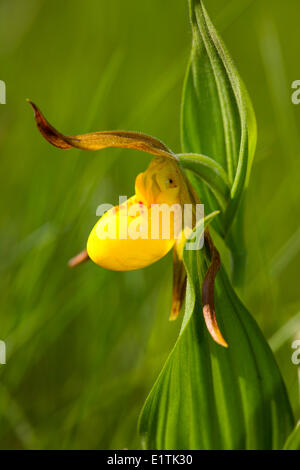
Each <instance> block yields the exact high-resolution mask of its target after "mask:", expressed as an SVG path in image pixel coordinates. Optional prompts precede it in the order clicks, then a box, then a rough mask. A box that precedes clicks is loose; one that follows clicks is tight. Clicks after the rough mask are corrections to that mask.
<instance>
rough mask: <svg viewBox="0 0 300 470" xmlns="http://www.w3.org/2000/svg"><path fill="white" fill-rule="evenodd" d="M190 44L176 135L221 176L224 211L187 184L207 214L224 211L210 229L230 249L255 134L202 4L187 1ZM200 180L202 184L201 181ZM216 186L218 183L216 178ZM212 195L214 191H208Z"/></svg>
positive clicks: (203, 189)
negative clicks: (226, 189) (222, 173)
mask: <svg viewBox="0 0 300 470" xmlns="http://www.w3.org/2000/svg"><path fill="white" fill-rule="evenodd" d="M189 4H190V11H191V24H192V32H193V44H192V52H191V58H190V64H189V67H188V71H187V75H186V79H185V85H184V92H183V103H182V116H181V131H182V148H183V152H184V153H198V154H203V155H207V156H208V157H210V158H211V159H213V160H215V161H216V162H217V163H218V164H219V165H220V166H221V167H222V168H223V170H224V171H225V172H226V174H227V179H228V182H229V186H230V191H229V192H228V193H227V195H226V207H225V208H224V207H222V204H220V199H219V198H216V197H215V194H212V186H211V184H209V185H208V186H207V185H206V184H203V182H202V183H201V182H200V184H199V180H198V178H195V177H194V176H192V177H191V182H192V183H193V184H194V186H195V188H196V189H197V190H198V192H199V195H200V197H201V199H202V202H203V203H204V204H205V205H206V208H207V212H212V211H214V210H216V209H221V210H222V209H223V211H224V216H223V217H221V218H218V220H217V221H214V223H213V226H214V228H215V229H216V230H217V231H218V232H219V234H220V235H221V236H222V237H224V238H226V237H227V236H228V234H229V232H230V230H232V231H233V232H237V233H233V234H232V236H231V240H229V242H228V244H229V246H230V245H231V244H232V243H233V240H234V243H239V242H240V243H242V238H241V237H240V228H238V227H240V226H241V223H242V221H241V223H239V224H237V225H238V227H236V226H235V225H234V226H232V224H233V222H234V219H235V217H236V214H237V212H238V209H239V205H240V202H241V199H242V197H243V193H244V190H245V188H246V186H247V184H248V181H249V176H250V171H251V166H252V161H253V156H254V151H255V147H256V139H257V130H256V120H255V115H254V111H253V108H252V104H251V101H250V99H249V96H248V93H247V90H246V88H245V86H244V84H243V82H242V80H241V78H240V76H239V74H238V71H237V69H236V67H235V66H234V64H233V61H232V59H231V57H230V54H229V53H228V51H227V49H226V47H225V46H224V44H223V41H222V40H221V38H220V36H219V34H218V33H217V31H216V30H215V28H214V26H213V24H212V22H211V20H210V18H209V16H208V14H207V12H206V10H205V8H204V5H203V2H202V1H201V0H190V1H189ZM201 178H202V179H203V181H204V182H205V183H207V180H206V179H205V178H203V176H201ZM216 184H217V185H218V180H217V179H216ZM213 192H214V193H215V191H214V190H213Z"/></svg>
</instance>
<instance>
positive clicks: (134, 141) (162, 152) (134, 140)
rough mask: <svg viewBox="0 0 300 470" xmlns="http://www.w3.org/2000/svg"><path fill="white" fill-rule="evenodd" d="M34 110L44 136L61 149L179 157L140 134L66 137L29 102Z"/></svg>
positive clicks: (126, 133) (114, 133)
mask: <svg viewBox="0 0 300 470" xmlns="http://www.w3.org/2000/svg"><path fill="white" fill-rule="evenodd" d="M27 101H28V102H29V103H30V104H31V106H32V107H33V110H34V115H35V121H36V124H37V127H38V129H39V131H40V133H41V134H42V136H43V137H44V138H45V139H46V140H47V141H48V142H50V144H52V145H54V146H55V147H58V148H61V149H70V148H72V147H75V148H78V149H81V150H101V149H104V148H107V147H123V148H130V149H135V150H140V151H143V152H147V153H150V154H152V155H156V156H163V157H167V158H172V159H175V160H177V157H176V156H175V155H174V154H173V153H172V152H171V151H170V150H169V149H168V148H167V147H166V146H165V145H164V144H163V143H162V142H160V141H159V140H158V139H155V138H154V137H151V136H149V135H146V134H141V133H139V132H129V131H103V132H102V131H101V132H92V133H90V134H82V135H76V136H69V137H68V136H65V135H63V134H61V133H60V132H59V131H57V130H56V129H55V128H54V127H53V126H52V125H51V124H50V123H49V122H48V121H47V120H46V119H45V117H44V116H43V114H42V113H41V111H40V110H39V108H38V107H37V106H36V105H35V104H34V103H33V102H32V101H30V100H27Z"/></svg>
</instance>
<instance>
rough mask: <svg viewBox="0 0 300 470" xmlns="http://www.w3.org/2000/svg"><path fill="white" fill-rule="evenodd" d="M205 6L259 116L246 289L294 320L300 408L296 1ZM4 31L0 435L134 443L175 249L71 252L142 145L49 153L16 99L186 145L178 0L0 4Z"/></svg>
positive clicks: (135, 163)
mask: <svg viewBox="0 0 300 470" xmlns="http://www.w3.org/2000/svg"><path fill="white" fill-rule="evenodd" d="M206 6H207V8H208V11H209V13H210V16H211V17H212V18H214V22H216V24H217V26H218V30H219V31H220V32H221V33H222V37H224V40H225V42H226V44H227V45H228V47H229V50H230V53H231V55H232V56H233V57H234V58H235V60H236V62H237V63H238V66H239V70H240V71H241V73H242V76H243V77H244V78H245V80H246V82H247V87H248V89H249V92H250V95H251V98H252V100H253V101H254V107H255V111H256V115H257V119H258V122H259V137H260V138H259V144H258V150H257V152H256V156H255V165H254V166H253V170H252V176H251V184H250V185H249V188H248V190H247V193H248V194H247V201H248V202H247V211H246V214H245V233H246V241H247V252H248V264H247V271H246V275H247V277H246V284H245V286H246V288H244V290H243V291H241V293H242V298H243V300H245V303H246V305H247V306H248V308H249V310H250V311H251V313H252V314H253V315H255V318H256V319H257V320H258V323H259V325H260V327H261V328H262V330H263V332H264V334H265V336H266V337H271V336H273V335H275V333H276V332H277V331H279V330H280V329H281V328H282V327H284V325H285V324H286V323H287V322H288V321H289V320H290V319H291V318H292V317H295V322H294V324H293V326H292V329H291V332H290V333H288V334H285V335H284V343H281V346H280V349H279V350H276V359H277V361H278V362H279V364H280V367H281V371H282V372H283V374H284V378H285V382H286V384H287V387H288V391H289V395H290V399H291V401H292V404H293V409H294V412H295V414H296V415H297V416H299V404H298V388H297V380H296V371H297V368H296V367H295V366H294V365H293V364H292V363H291V360H290V357H291V342H292V338H294V337H295V335H296V334H297V332H298V331H299V330H300V322H299V318H298V320H297V319H296V317H297V314H298V312H299V311H300V301H299V263H300V257H299V256H300V248H299V247H300V243H299V240H300V232H299V221H298V219H297V217H295V214H297V213H298V212H297V211H298V210H299V200H300V186H299V171H300V160H299V158H297V155H299V153H300V145H299V128H300V106H298V107H297V106H293V105H292V104H291V102H290V82H291V81H293V80H294V79H297V78H299V76H298V75H299V66H298V61H297V60H295V57H298V54H299V51H298V49H299V41H297V31H298V30H299V24H298V23H299V13H300V5H299V1H298V0H290V5H289V8H286V5H285V4H284V2H282V0H273V1H272V8H270V1H269V0H259V1H251V0H250V1H249V0H233V1H230V2H229V1H228V0H210V1H209V2H206ZM237 38H238V39H237ZM0 43H1V45H2V47H1V48H0V63H1V72H0V79H1V80H4V81H5V82H6V85H7V104H6V105H0V161H1V172H0V183H1V199H0V206H1V211H0V223H1V231H0V240H1V243H0V263H1V269H0V289H1V310H0V339H1V340H5V341H6V344H7V364H6V365H0V381H1V387H0V447H1V448H4V449H5V448H6V449H26V448H27V449H32V448H45V449H51V448H52V449H53V448H58V449H60V448H63V449H67V448H77V449H91V448H99V449H124V448H129V449H134V448H139V447H140V445H141V444H140V439H139V436H138V435H137V430H136V422H137V418H138V415H139V412H140V409H141V407H142V405H143V402H144V399H145V396H146V395H147V393H148V392H149V390H150V388H151V386H152V385H153V383H154V381H155V379H156V377H157V375H158V373H159V371H160V370H161V368H162V365H163V364H164V362H165V359H166V357H167V355H168V354H169V351H170V349H171V348H172V346H173V345H174V342H175V340H176V337H177V335H178V329H179V328H180V323H179V322H175V323H171V324H170V323H169V322H168V313H169V309H170V302H171V280H172V274H171V265H172V260H171V257H169V256H168V257H167V258H166V259H165V260H162V261H161V262H159V263H157V264H155V265H153V266H151V267H149V268H147V269H145V270H141V271H139V272H132V273H123V274H122V273H112V272H108V271H105V270H101V269H100V268H98V267H97V266H93V265H92V264H90V265H86V266H82V267H81V268H78V270H74V271H70V270H69V269H68V268H67V267H66V264H67V261H68V259H69V258H70V257H71V256H73V255H74V254H76V253H77V252H78V251H80V250H81V249H82V248H83V247H84V244H85V242H86V239H87V236H88V234H89V231H90V229H91V227H92V226H93V224H94V223H95V221H96V215H95V212H96V208H97V206H98V204H100V203H102V202H111V203H113V204H114V203H116V202H117V198H118V195H119V194H128V195H129V196H130V195H131V194H133V189H134V188H133V185H134V178H135V176H136V175H137V173H139V172H140V171H143V170H144V169H145V167H146V165H147V161H146V160H147V157H146V159H144V158H141V154H139V153H136V152H131V151H126V150H124V151H119V150H113V149H112V150H107V151H103V152H100V153H99V154H98V152H97V153H95V154H92V153H84V152H78V153H76V152H75V153H74V152H66V153H64V152H61V151H59V150H56V149H55V148H53V147H51V146H50V145H47V143H46V142H44V141H43V140H42V138H41V137H40V136H39V134H38V132H37V130H36V128H35V125H34V122H33V119H32V113H31V110H30V109H29V107H28V105H27V104H26V102H25V99H26V98H31V99H33V100H35V101H36V102H37V104H38V105H40V106H41V107H42V109H43V111H44V112H45V113H46V115H47V117H48V118H49V119H51V121H53V124H54V125H56V126H57V127H59V129H61V130H62V131H64V132H66V133H69V134H76V133H79V132H82V131H86V132H90V131H93V130H96V129H103V130H106V129H125V130H126V129H128V130H140V131H142V132H146V133H149V134H151V135H154V136H156V137H159V138H161V139H162V140H163V141H164V142H165V143H166V144H167V145H168V146H169V147H170V148H171V149H173V150H174V151H179V150H180V139H179V133H178V126H179V122H178V121H179V114H178V109H179V106H180V98H181V92H182V81H183V78H184V77H183V75H184V70H185V65H186V59H187V56H188V53H189V48H190V32H189V19H188V8H187V2H185V1H182V0H164V1H162V0H151V2H141V1H140V0H128V1H127V2H124V0H115V1H114V2H107V1H106V0H86V1H85V3H84V4H83V3H82V2H74V0H65V1H64V2H62V1H61V0H51V2H46V1H44V0H26V2H25V1H23V0H1V2H0ZM184 151H185V150H184ZM188 151H191V150H190V149H189V150H188ZM192 151H196V153H199V150H198V149H196V150H192ZM209 156H210V157H212V155H210V154H209ZM216 207H217V206H216ZM217 219H220V217H219V216H218V217H217V218H215V221H216V220H217ZM298 338H299V335H298Z"/></svg>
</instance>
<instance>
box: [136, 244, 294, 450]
mask: <svg viewBox="0 0 300 470" xmlns="http://www.w3.org/2000/svg"><path fill="white" fill-rule="evenodd" d="M185 265H186V269H187V272H188V276H189V279H188V288H187V301H186V309H185V316H184V319H183V327H182V330H181V332H180V335H179V337H178V340H177V342H176V344H175V346H174V348H173V350H172V352H171V353H170V355H169V357H168V359H167V362H166V364H165V366H164V368H163V370H162V372H161V374H160V376H159V377H158V379H157V382H156V384H155V385H154V387H153V389H152V391H151V393H150V395H149V397H148V399H147V401H146V404H145V406H144V409H143V412H142V415H141V419H140V432H141V434H142V436H143V442H144V446H145V447H146V448H147V449H169V450H170V449H281V448H282V446H283V444H284V442H285V439H286V436H287V435H288V433H289V432H290V430H291V428H292V425H293V416H292V412H291V409H290V404H289V400H288V397H287V393H286V389H285V385H284V383H283V381H282V377H281V374H280V372H279V369H278V366H277V364H276V362H275V359H274V357H273V354H272V352H271V350H270V348H269V346H268V344H267V343H266V341H265V339H264V337H263V335H262V333H261V332H260V330H259V328H258V326H257V324H256V322H255V321H254V320H253V318H252V317H251V315H250V314H249V313H248V311H247V309H246V308H245V307H244V306H243V304H242V303H241V301H240V300H239V298H238V297H237V295H236V294H235V293H234V291H233V289H232V287H231V284H230V281H229V280H228V278H227V275H226V273H225V270H224V269H222V270H221V272H220V274H219V275H218V277H217V282H216V291H215V297H216V311H217V312H219V314H220V324H221V331H222V332H223V333H224V337H225V339H226V341H227V342H228V344H229V348H228V349H224V348H222V347H220V346H219V345H217V344H216V343H214V342H213V341H212V339H211V337H210V336H209V334H208V332H207V329H206V326H205V323H204V320H203V315H202V303H201V279H203V276H204V274H205V272H206V270H207V267H208V265H209V260H208V259H207V258H206V257H205V258H204V256H203V252H201V251H200V252H199V251H197V252H194V251H185Z"/></svg>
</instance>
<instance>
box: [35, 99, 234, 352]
mask: <svg viewBox="0 0 300 470" xmlns="http://www.w3.org/2000/svg"><path fill="white" fill-rule="evenodd" d="M28 101H29V100H28ZM29 102H30V104H31V105H32V107H33V109H34V112H35V120H36V123H37V126H38V129H39V131H40V132H41V134H42V135H43V136H44V137H45V139H46V140H47V141H48V142H50V143H51V144H52V145H54V146H55V147H58V148H61V149H70V148H72V147H75V148H79V149H82V150H100V149H103V148H107V147H124V148H133V149H137V150H141V151H144V152H148V153H150V154H152V155H154V156H155V158H154V159H153V160H152V162H151V163H150V165H149V167H148V168H147V170H146V171H145V172H143V173H140V174H139V175H138V176H137V178H136V181H135V195H134V196H133V197H131V198H130V199H129V200H128V201H126V202H124V203H122V204H120V205H119V206H117V207H114V208H112V209H110V210H108V211H107V212H106V213H105V214H104V215H103V216H102V217H101V218H100V219H99V220H98V222H97V223H96V225H95V226H94V228H93V229H92V231H91V233H90V235H89V238H88V241H87V249H86V250H84V251H83V252H82V253H80V254H79V255H77V256H76V257H74V258H73V259H71V260H70V262H69V265H70V266H71V267H73V266H76V265H78V264H80V263H82V262H84V261H86V260H88V259H91V260H92V261H94V262H95V263H96V264H98V265H99V266H101V267H103V268H106V269H111V270H116V271H128V270H134V269H140V268H144V267H146V266H149V265H150V264H152V263H154V262H155V261H157V260H159V259H160V258H162V257H163V256H165V255H166V254H167V253H168V252H169V251H170V250H171V249H172V248H174V250H173V267H174V269H173V298H172V310H171V315H170V319H175V318H176V317H177V316H178V314H179V312H180V309H181V305H182V302H183V300H184V296H185V286H186V271H185V267H184V263H183V259H182V249H183V246H184V243H183V242H184V240H185V236H186V229H188V230H189V231H191V230H192V229H193V227H194V225H195V221H196V218H195V208H196V204H198V203H200V201H199V198H198V196H197V194H196V193H195V191H194V189H193V187H192V186H191V184H190V182H189V181H188V179H187V177H186V176H185V174H184V172H183V171H182V169H181V168H180V166H179V163H178V158H177V156H176V155H175V154H173V153H172V152H171V151H170V150H169V149H168V148H167V147H166V146H165V145H164V144H163V143H162V142H160V141H159V140H157V139H155V138H153V137H151V136H148V135H145V134H141V133H138V132H127V131H109V132H94V133H90V134H83V135H77V136H71V137H68V136H65V135H63V134H61V133H60V132H58V131H57V130H56V129H55V128H54V127H53V126H51V124H49V123H48V121H47V120H46V119H45V118H44V116H43V115H42V113H41V112H40V110H39V109H38V108H37V106H36V105H35V104H34V103H32V102H31V101H29ZM186 204H189V205H190V207H191V208H192V217H191V221H189V224H190V225H189V224H188V223H187V221H186V220H185V218H184V217H183V213H184V211H183V208H184V206H185V205H186ZM164 211H166V213H167V215H168V217H169V219H168V224H169V225H168V226H167V231H166V230H165V229H166V227H165V218H164V214H165V213H164ZM154 215H155V216H156V217H154ZM205 243H206V246H207V248H208V250H209V252H210V256H211V266H210V268H209V269H208V271H207V274H206V276H205V278H204V281H203V286H202V300H203V314H204V318H205V322H206V325H207V327H208V330H209V332H210V333H211V336H212V337H213V339H214V340H215V341H216V342H217V343H219V344H221V345H222V346H225V347H226V346H227V343H226V341H225V340H224V338H223V336H222V334H221V332H220V330H219V327H218V324H217V320H216V315H215V311H214V280H215V276H216V274H217V272H218V269H219V267H220V259H219V254H218V252H217V250H216V249H215V247H214V245H213V242H212V239H211V237H210V235H209V233H208V230H207V229H206V231H205Z"/></svg>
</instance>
